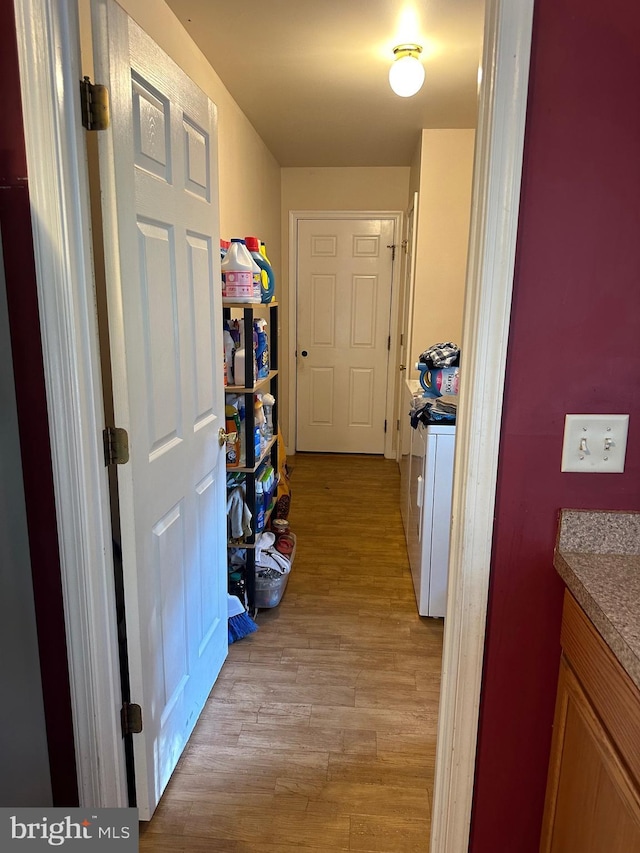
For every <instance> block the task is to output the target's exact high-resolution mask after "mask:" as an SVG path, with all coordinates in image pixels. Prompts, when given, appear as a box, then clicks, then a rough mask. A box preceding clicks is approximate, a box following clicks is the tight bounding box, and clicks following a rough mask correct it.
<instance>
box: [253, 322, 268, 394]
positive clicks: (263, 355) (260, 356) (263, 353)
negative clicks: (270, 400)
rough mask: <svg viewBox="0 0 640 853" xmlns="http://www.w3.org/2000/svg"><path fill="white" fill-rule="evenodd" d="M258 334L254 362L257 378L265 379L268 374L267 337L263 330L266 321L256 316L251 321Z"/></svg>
mask: <svg viewBox="0 0 640 853" xmlns="http://www.w3.org/2000/svg"><path fill="white" fill-rule="evenodd" d="M253 325H254V327H255V329H256V333H257V335H258V345H257V347H256V364H257V366H258V379H265V378H266V377H267V376H268V375H269V338H268V336H267V333H266V331H265V326H266V325H267V321H266V320H264V319H263V318H262V317H258V319H257V320H255V321H254V323H253Z"/></svg>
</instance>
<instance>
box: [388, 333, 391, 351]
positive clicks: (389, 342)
mask: <svg viewBox="0 0 640 853" xmlns="http://www.w3.org/2000/svg"><path fill="white" fill-rule="evenodd" d="M390 349H391V335H389V337H388V338H387V350H390Z"/></svg>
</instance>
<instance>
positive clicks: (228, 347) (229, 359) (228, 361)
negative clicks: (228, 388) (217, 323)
mask: <svg viewBox="0 0 640 853" xmlns="http://www.w3.org/2000/svg"><path fill="white" fill-rule="evenodd" d="M222 337H223V340H224V363H225V383H224V384H225V385H234V384H235V381H234V376H235V374H234V372H233V356H234V353H235V351H236V348H235V344H234V343H233V338H232V337H231V332H230V331H229V329H227V328H225V330H224V332H223V333H222Z"/></svg>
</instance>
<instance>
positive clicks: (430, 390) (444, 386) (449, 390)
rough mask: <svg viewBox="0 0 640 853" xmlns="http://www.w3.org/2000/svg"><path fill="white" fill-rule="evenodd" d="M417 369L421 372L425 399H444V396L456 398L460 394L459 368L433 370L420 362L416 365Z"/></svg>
mask: <svg viewBox="0 0 640 853" xmlns="http://www.w3.org/2000/svg"><path fill="white" fill-rule="evenodd" d="M416 369H417V370H419V371H420V384H421V385H422V387H423V389H424V395H423V396H424V397H442V396H443V395H444V394H447V395H451V396H455V395H456V394H457V393H458V388H459V384H460V368H459V367H440V368H431V367H428V366H427V365H426V364H422V363H421V362H420V363H417V364H416Z"/></svg>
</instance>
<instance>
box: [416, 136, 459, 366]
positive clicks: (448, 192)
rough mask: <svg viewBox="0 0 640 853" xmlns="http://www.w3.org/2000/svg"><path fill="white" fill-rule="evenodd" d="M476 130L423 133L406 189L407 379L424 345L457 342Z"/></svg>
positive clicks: (425, 346) (424, 347)
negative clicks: (412, 252) (410, 301)
mask: <svg viewBox="0 0 640 853" xmlns="http://www.w3.org/2000/svg"><path fill="white" fill-rule="evenodd" d="M474 141H475V130H473V129H463V130H423V131H422V139H421V141H420V145H419V148H418V150H417V151H416V156H415V157H414V160H413V164H412V168H411V178H410V185H411V187H412V188H417V189H418V193H419V198H418V225H417V231H418V244H417V251H416V279H415V291H414V307H413V322H412V327H411V353H410V360H409V364H410V365H411V371H410V376H411V377H414V378H415V377H417V376H418V371H416V370H415V368H414V367H413V365H414V364H415V362H416V361H417V359H418V356H419V355H420V353H421V352H423V351H424V350H425V349H426V348H427V347H428V346H431V345H432V344H434V343H438V342H440V341H453V342H454V343H458V344H459V343H460V337H461V334H462V310H463V304H464V291H465V278H466V267H467V249H468V240H469V219H470V215H471V179H472V172H473V151H474Z"/></svg>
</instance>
